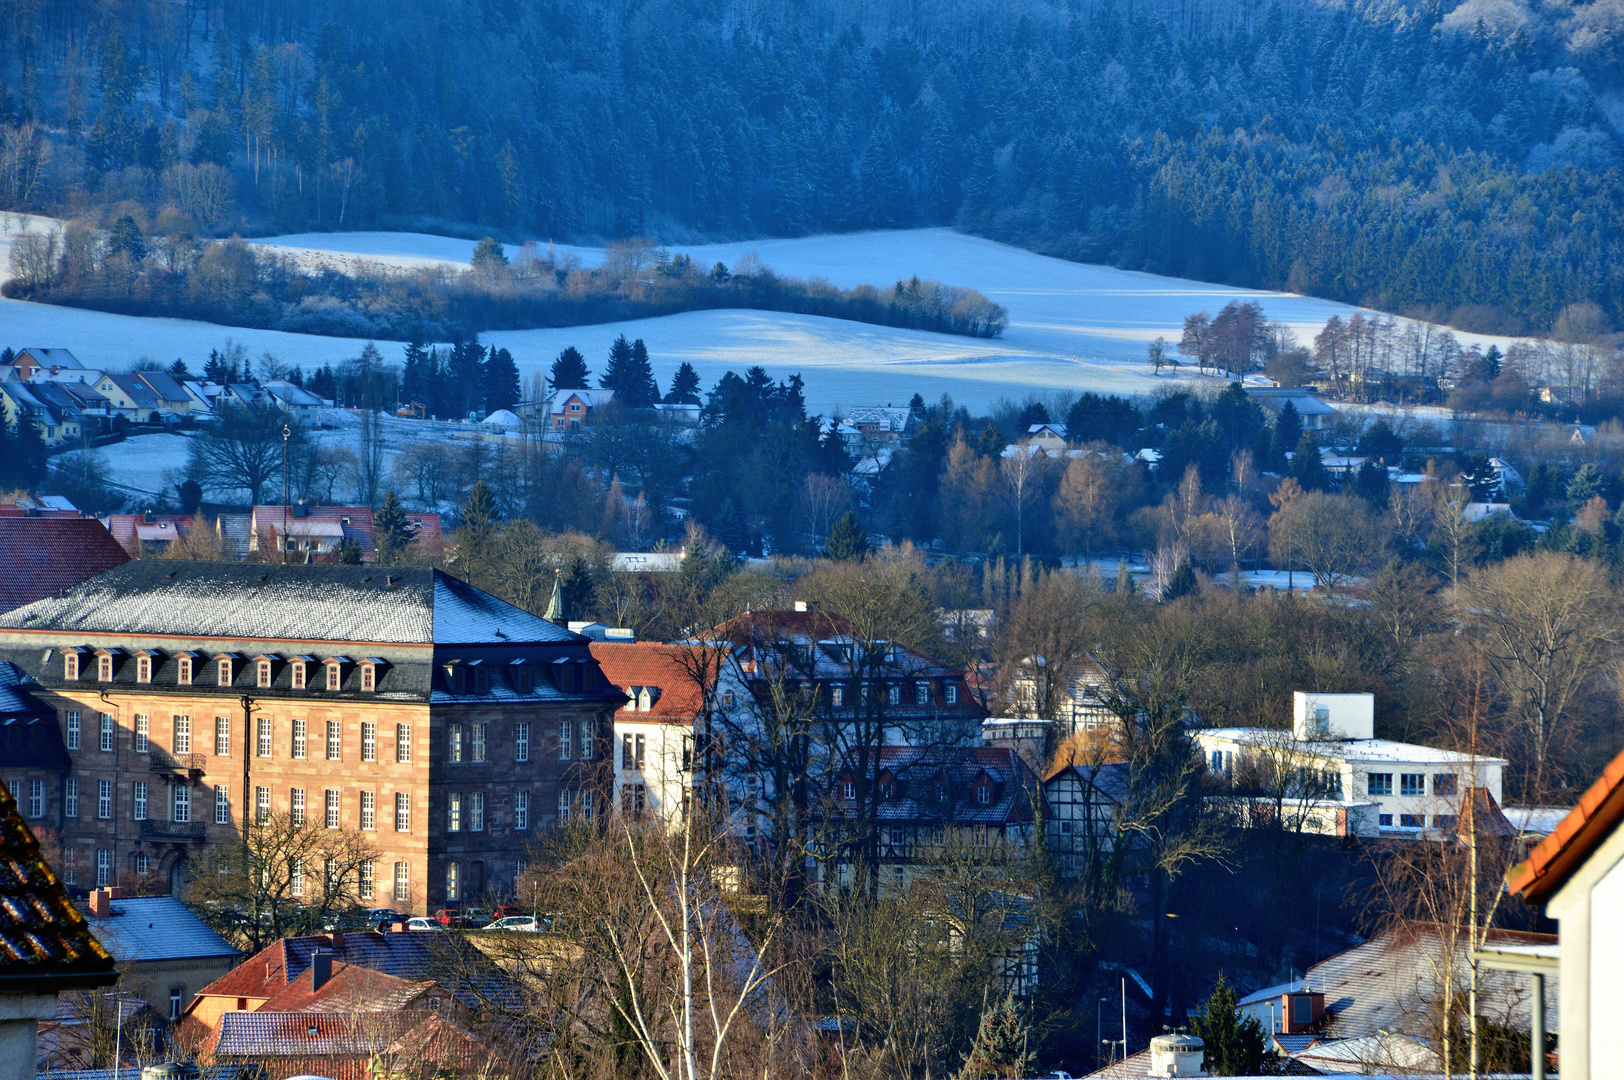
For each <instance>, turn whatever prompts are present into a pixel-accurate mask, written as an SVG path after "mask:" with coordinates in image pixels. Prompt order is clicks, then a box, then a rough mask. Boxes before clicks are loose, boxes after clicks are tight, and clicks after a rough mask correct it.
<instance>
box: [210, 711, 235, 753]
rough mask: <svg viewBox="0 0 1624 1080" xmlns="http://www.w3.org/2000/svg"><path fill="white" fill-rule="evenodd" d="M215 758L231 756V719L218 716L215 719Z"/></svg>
mask: <svg viewBox="0 0 1624 1080" xmlns="http://www.w3.org/2000/svg"><path fill="white" fill-rule="evenodd" d="M214 756H215V757H230V756H231V717H229V716H216V717H215V718H214Z"/></svg>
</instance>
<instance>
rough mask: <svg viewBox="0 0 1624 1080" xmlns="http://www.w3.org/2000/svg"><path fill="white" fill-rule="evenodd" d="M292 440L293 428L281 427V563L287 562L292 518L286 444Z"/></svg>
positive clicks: (285, 425) (284, 425)
mask: <svg viewBox="0 0 1624 1080" xmlns="http://www.w3.org/2000/svg"><path fill="white" fill-rule="evenodd" d="M292 438H293V428H292V427H290V426H289V425H287V424H283V425H282V561H283V562H284V563H285V562H287V561H288V532H289V529H288V519H289V518H291V517H292V516H293V511H292V508H291V505H290V503H289V496H288V487H289V485H288V475H289V468H288V443H289V441H290V440H291V439H292Z"/></svg>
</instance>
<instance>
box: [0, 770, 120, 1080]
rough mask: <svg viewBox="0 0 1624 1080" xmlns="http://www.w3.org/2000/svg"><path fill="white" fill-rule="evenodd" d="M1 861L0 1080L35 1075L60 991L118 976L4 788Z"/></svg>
mask: <svg viewBox="0 0 1624 1080" xmlns="http://www.w3.org/2000/svg"><path fill="white" fill-rule="evenodd" d="M0 865H4V866H5V867H6V873H4V874H0V938H3V940H4V941H5V942H6V947H5V948H4V949H0V1047H4V1048H5V1053H3V1054H0V1080H34V1070H35V1061H36V1058H37V1056H38V1050H37V1042H38V1034H39V1022H40V1021H41V1020H47V1019H50V1018H51V1017H53V1016H55V1015H56V1010H57V995H58V994H59V993H61V992H63V991H66V990H91V989H95V988H97V987H102V986H108V985H111V984H112V983H113V981H114V980H116V979H117V978H118V973H117V971H115V970H114V967H113V957H112V956H111V955H110V954H109V953H108V952H107V950H106V949H104V948H102V946H101V944H100V943H99V942H98V941H97V940H96V937H95V935H94V934H93V933H92V932H91V930H90V926H89V924H87V923H86V922H85V919H84V916H82V915H80V914H79V912H78V910H77V909H76V908H75V907H74V906H73V903H72V901H70V900H69V899H68V895H67V891H66V890H65V889H64V888H63V886H62V882H61V881H60V880H59V879H58V878H57V876H56V874H55V873H53V872H52V870H51V867H50V866H49V865H48V864H47V862H46V859H45V857H44V855H43V854H42V853H41V851H40V845H39V841H38V840H36V839H35V837H34V833H33V831H32V830H31V829H30V828H29V827H28V824H27V822H26V821H24V820H23V815H22V813H21V809H20V808H19V807H18V805H17V803H16V801H15V800H14V799H12V797H11V795H10V793H9V792H6V791H3V790H0Z"/></svg>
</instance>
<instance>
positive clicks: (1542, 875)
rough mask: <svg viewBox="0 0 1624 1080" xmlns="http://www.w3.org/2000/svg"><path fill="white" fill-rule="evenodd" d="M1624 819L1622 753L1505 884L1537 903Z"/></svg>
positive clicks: (1560, 882) (1562, 880)
mask: <svg viewBox="0 0 1624 1080" xmlns="http://www.w3.org/2000/svg"><path fill="white" fill-rule="evenodd" d="M1621 819H1624V754H1619V755H1618V756H1617V757H1616V758H1614V759H1613V760H1612V761H1611V762H1609V763H1608V765H1607V768H1605V769H1603V770H1602V774H1601V777H1600V779H1598V780H1597V781H1596V782H1595V783H1594V784H1591V785H1590V790H1588V791H1586V792H1585V793H1584V794H1583V795H1581V796H1579V805H1578V806H1575V807H1574V808H1573V810H1572V812H1571V813H1569V814H1568V816H1567V817H1565V818H1563V819H1562V820H1561V821H1560V822H1559V823H1558V824H1557V826H1556V829H1555V831H1553V832H1552V833H1551V835H1549V836H1547V837H1546V838H1545V839H1544V840H1542V841H1540V843H1539V846H1538V847H1536V848H1534V850H1533V851H1532V852H1530V853H1529V855H1528V858H1527V859H1526V860H1525V861H1523V862H1520V863H1518V864H1517V865H1516V866H1513V867H1512V868H1511V870H1510V872H1509V873H1507V874H1506V883H1507V885H1508V886H1509V887H1510V889H1511V891H1512V892H1513V893H1521V894H1522V897H1523V899H1524V900H1528V901H1531V902H1535V903H1538V902H1540V901H1542V900H1545V899H1547V898H1549V897H1550V896H1551V894H1552V893H1554V892H1556V891H1557V890H1558V889H1560V888H1561V887H1562V886H1563V885H1564V884H1566V882H1567V880H1568V878H1570V877H1572V876H1573V873H1574V871H1576V870H1578V869H1579V867H1580V866H1582V865H1583V864H1584V861H1585V860H1586V859H1587V858H1589V857H1590V854H1591V853H1592V852H1593V851H1595V850H1596V849H1597V848H1599V847H1600V846H1601V845H1602V843H1603V841H1605V840H1606V839H1607V838H1608V837H1609V836H1611V835H1612V834H1613V830H1614V829H1616V828H1617V827H1618V823H1619V821H1620V820H1621Z"/></svg>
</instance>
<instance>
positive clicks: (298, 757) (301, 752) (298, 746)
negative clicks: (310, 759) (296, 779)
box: [293, 720, 309, 761]
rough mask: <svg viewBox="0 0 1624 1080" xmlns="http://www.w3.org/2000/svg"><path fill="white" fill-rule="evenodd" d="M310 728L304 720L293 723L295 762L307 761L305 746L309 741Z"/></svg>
mask: <svg viewBox="0 0 1624 1080" xmlns="http://www.w3.org/2000/svg"><path fill="white" fill-rule="evenodd" d="M308 736H309V727H308V725H307V724H306V723H305V721H303V720H295V721H294V722H293V760H294V761H303V760H304V759H305V744H306V743H307V742H308V741H309V739H308Z"/></svg>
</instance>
